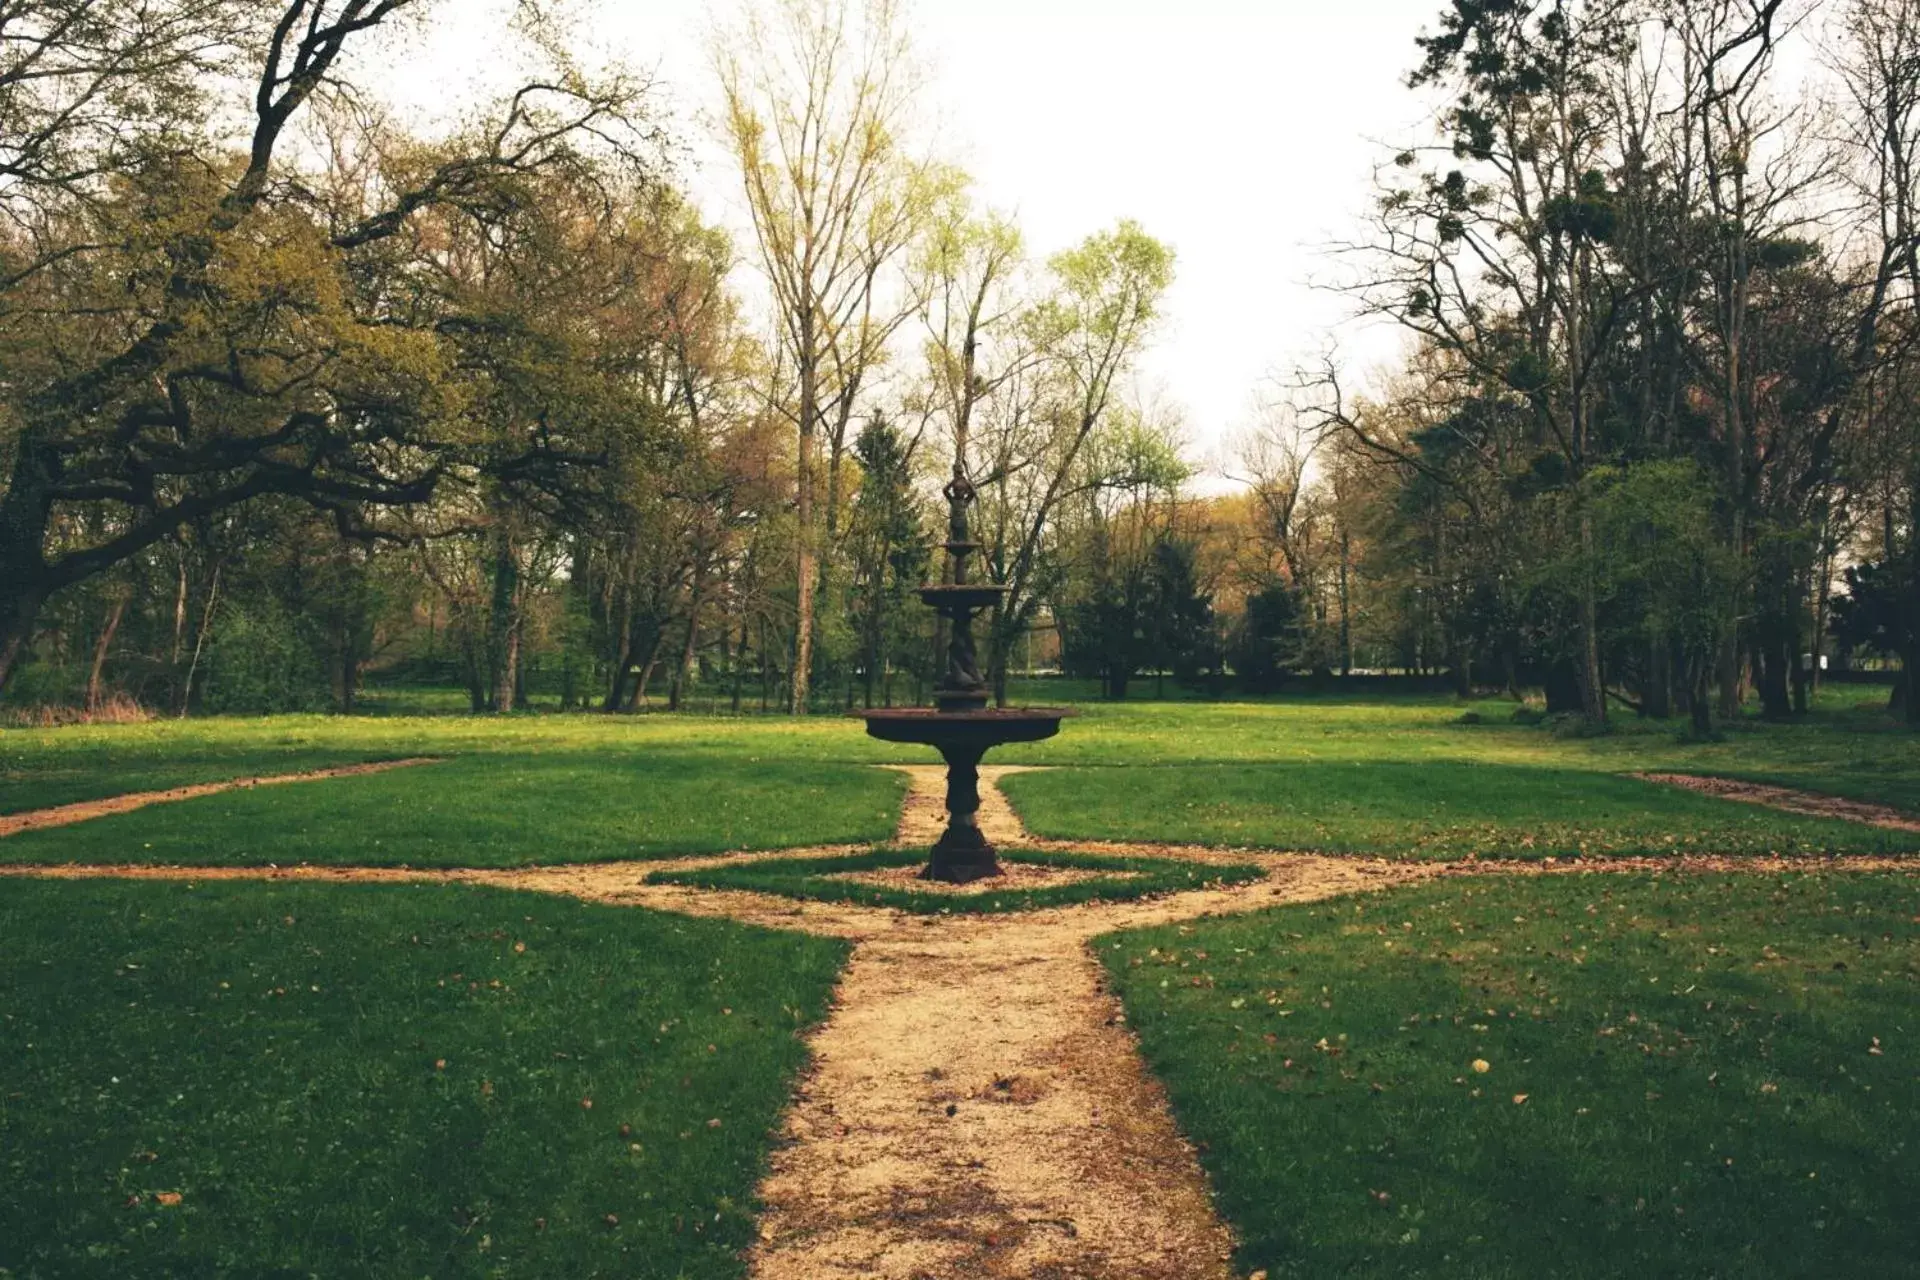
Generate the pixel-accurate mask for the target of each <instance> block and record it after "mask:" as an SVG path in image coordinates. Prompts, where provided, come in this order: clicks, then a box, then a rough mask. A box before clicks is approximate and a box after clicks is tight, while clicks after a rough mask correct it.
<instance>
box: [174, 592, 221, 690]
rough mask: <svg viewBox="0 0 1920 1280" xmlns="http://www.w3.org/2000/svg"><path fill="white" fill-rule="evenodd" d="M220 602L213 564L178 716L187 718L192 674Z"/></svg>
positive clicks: (196, 667) (204, 645)
mask: <svg viewBox="0 0 1920 1280" xmlns="http://www.w3.org/2000/svg"><path fill="white" fill-rule="evenodd" d="M219 603H220V566H219V565H217V564H216V565H214V566H213V581H212V582H210V583H209V584H208V585H207V607H206V608H205V609H204V610H202V611H201V613H200V634H199V636H198V637H197V638H196V639H195V640H194V642H193V657H192V659H190V660H189V661H188V663H187V678H186V680H185V681H184V682H183V683H182V684H181V686H180V718H181V719H182V720H185V719H186V718H187V708H189V707H191V706H192V705H193V676H194V672H196V671H198V670H199V669H200V653H201V651H202V650H204V649H205V648H206V647H207V633H208V632H209V631H211V630H212V629H213V611H214V608H215V607H216V606H217V605H218V604H219Z"/></svg>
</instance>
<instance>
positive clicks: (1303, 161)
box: [413, 0, 1441, 458]
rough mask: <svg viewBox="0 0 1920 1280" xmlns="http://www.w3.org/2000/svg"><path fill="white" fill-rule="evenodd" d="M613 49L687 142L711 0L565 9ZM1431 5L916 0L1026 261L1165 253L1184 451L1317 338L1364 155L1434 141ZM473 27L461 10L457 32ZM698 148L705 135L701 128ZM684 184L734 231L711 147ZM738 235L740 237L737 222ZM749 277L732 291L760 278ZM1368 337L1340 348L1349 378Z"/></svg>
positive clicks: (940, 104)
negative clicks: (1170, 256) (664, 102)
mask: <svg viewBox="0 0 1920 1280" xmlns="http://www.w3.org/2000/svg"><path fill="white" fill-rule="evenodd" d="M475 7H476V5H475V0H452V2H451V3H449V4H447V5H446V6H445V7H443V8H442V9H441V10H440V11H439V13H440V21H441V29H440V31H439V32H437V33H436V36H435V38H434V39H432V40H430V41H429V43H428V49H427V56H428V61H429V65H431V66H432V67H433V68H434V69H435V71H437V72H439V73H440V74H439V75H435V76H432V77H431V78H430V79H429V78H422V80H420V81H418V82H416V83H415V85H414V86H413V90H414V92H416V93H425V92H428V89H427V85H428V84H429V83H440V84H445V83H447V80H443V79H442V76H445V77H447V79H459V78H462V77H461V73H459V72H456V71H454V70H453V68H456V67H462V66H471V65H472V64H473V61H472V60H473V59H474V57H475V56H476V54H479V56H480V57H482V58H484V56H485V55H484V52H483V51H480V50H477V49H476V48H475V47H474V45H473V44H472V41H473V40H474V39H475V37H476V35H477V34H478V33H479V32H480V31H484V30H485V24H479V25H478V26H477V27H476V25H474V24H472V23H471V21H470V19H471V18H472V17H474V16H476V15H474V14H473V12H472V10H473V9H474V8H475ZM576 7H578V8H579V9H581V10H582V11H584V12H586V13H589V14H590V15H591V20H590V22H589V23H588V24H587V29H588V30H589V31H590V33H591V38H592V39H593V41H594V43H595V44H596V45H598V46H599V47H600V48H602V49H603V50H604V51H606V52H608V53H612V54H617V55H620V56H623V57H625V58H627V59H630V60H632V61H633V62H635V63H638V64H641V65H649V66H653V67H655V68H657V71H658V74H659V77H660V80H661V82H662V84H663V87H664V88H665V90H666V92H667V93H668V94H669V95H670V98H671V101H672V102H673V104H674V106H675V108H676V114H677V115H678V116H679V118H680V121H681V123H682V131H683V132H684V133H686V134H688V135H690V136H691V135H695V134H698V133H699V132H700V125H699V123H698V119H699V116H698V113H699V111H700V109H701V108H702V107H704V106H705V105H706V104H707V103H709V102H710V101H711V100H712V92H713V91H712V83H711V74H710V72H709V70H708V66H707V62H706V58H705V55H704V52H703V38H704V37H703V33H704V32H705V31H706V29H707V27H708V24H709V22H710V17H709V14H710V5H709V0H599V3H598V4H591V3H588V2H586V0H577V4H576ZM1440 8H1441V3H1440V0H1344V3H1340V2H1336V3H1328V2H1326V0H1265V2H1264V3H1260V2H1256V0H918V3H917V4H916V5H915V6H914V8H913V10H912V14H913V28H914V33H915V37H916V41H917V43H918V45H919V47H920V49H921V51H922V53H923V55H924V56H925V57H926V58H927V59H928V61H929V62H930V63H931V64H932V69H933V73H934V74H933V83H932V86H931V99H932V100H931V102H930V103H929V106H930V107H931V108H932V110H933V112H934V113H936V115H937V117H938V119H939V120H940V122H941V141H942V143H943V147H944V150H945V151H946V152H947V153H948V154H949V155H951V157H952V158H953V159H955V160H957V161H958V162H959V163H961V164H962V165H963V166H964V167H966V168H967V169H968V170H969V171H970V172H971V173H972V174H973V175H974V176H975V178H976V179H977V182H978V192H979V195H980V197H981V199H982V201H983V202H984V203H986V204H989V205H992V206H995V207H999V208H1003V209H1007V210H1010V211H1012V212H1013V213H1015V214H1016V215H1017V220H1018V222H1019V224H1020V226H1021V227H1022V229H1023V230H1024V232H1025V234H1026V237H1027V242H1028V246H1029V248H1030V250H1031V251H1032V253H1033V255H1034V256H1035V258H1044V257H1045V256H1046V255H1047V254H1049V253H1051V252H1053V251H1054V250H1056V249H1060V248H1063V247H1066V246H1067V245H1070V244H1073V243H1075V242H1076V241H1078V240H1079V239H1081V238H1082V237H1083V236H1085V235H1087V234H1088V233H1090V232H1092V231H1094V230H1097V229H1099V228H1101V227H1105V226H1110V225H1111V224H1112V223H1113V222H1114V221H1115V220H1116V219H1118V218H1121V217H1130V218H1134V219H1136V220H1137V221H1139V222H1140V223H1141V224H1142V225H1143V226H1144V227H1145V228H1146V230H1147V231H1148V232H1149V233H1151V234H1153V235H1155V236H1157V237H1159V238H1160V239H1162V240H1164V241H1167V242H1168V243H1170V244H1172V246H1173V247H1174V249H1175V251H1176V253H1177V254H1178V264H1177V272H1178V275H1177V282H1176V284H1175V286H1174V288H1173V291H1172V293H1171V295H1170V296H1169V298H1168V299H1167V307H1166V310H1167V319H1166V322H1165V324H1164V327H1163V329H1162V332H1161V333H1160V335H1159V338H1158V340H1157V342H1156V344H1155V346H1154V348H1153V350H1152V351H1151V352H1150V353H1149V354H1148V356H1147V358H1146V359H1145V360H1144V361H1143V364H1142V380H1143V383H1142V390H1143V391H1146V392H1148V393H1150V394H1158V395H1160V396H1161V397H1163V398H1164V399H1166V400H1168V401H1170V402H1171V403H1173V404H1174V405H1177V406H1179V407H1180V408H1182V409H1183V410H1184V413H1185V416H1186V420H1187V427H1188V436H1189V439H1190V441H1191V443H1192V445H1193V451H1194V453H1195V454H1196V455H1198V456H1200V457H1202V458H1205V457H1208V456H1210V455H1212V454H1214V453H1215V452H1216V450H1217V449H1218V448H1219V446H1220V444H1221V442H1222V441H1223V439H1224V438H1226V437H1227V436H1229V435H1230V434H1231V432H1232V430H1233V429H1234V428H1235V427H1236V426H1239V425H1241V424H1244V423H1245V422H1246V420H1247V418H1248V416H1249V407H1250V405H1251V402H1252V399H1253V397H1254V395H1255V394H1256V392H1257V391H1258V390H1259V388H1260V386H1261V384H1262V382H1263V380H1265V379H1267V378H1268V377H1269V376H1270V375H1272V374H1273V373H1275V372H1276V371H1278V370H1280V369H1282V368H1284V367H1285V366H1287V365H1288V364H1289V363H1290V362H1291V361H1293V360H1296V359H1299V358H1303V357H1304V358H1311V357H1312V356H1314V355H1315V354H1316V353H1318V352H1319V351H1320V350H1321V349H1322V348H1323V347H1324V346H1325V345H1326V343H1327V341H1328V340H1329V334H1330V331H1331V330H1332V329H1333V328H1334V326H1335V325H1336V324H1337V323H1338V322H1339V321H1340V320H1341V319H1342V317H1343V316H1344V315H1345V314H1346V309H1347V304H1346V303H1345V302H1344V301H1343V300H1342V299H1340V298H1338V297H1336V296H1332V295H1329V294H1327V293H1324V292H1321V291H1318V290H1316V289H1314V288H1313V287H1312V283H1311V282H1312V281H1313V280H1314V279H1315V278H1316V277H1322V276H1325V275H1327V274H1329V268H1328V265H1327V261H1326V258H1325V256H1324V254H1323V253H1322V252H1321V246H1322V245H1324V244H1325V243H1326V242H1327V241H1328V240H1329V239H1333V238H1337V237H1340V236H1343V235H1349V234H1351V233H1352V232H1353V231H1354V230H1355V227H1356V219H1357V217H1358V215H1360V214H1361V213H1362V212H1363V211H1364V209H1365V207H1366V203H1367V193H1368V189H1369V179H1370V175H1371V173H1372V169H1373V166H1374V164H1375V163H1376V162H1377V161H1379V160H1380V159H1381V158H1383V156H1385V155H1390V154H1391V152H1390V150H1388V149H1389V148H1392V147H1395V146H1397V145H1398V144H1401V143H1404V142H1406V141H1409V140H1413V139H1419V140H1425V139H1427V138H1428V137H1430V135H1429V134H1428V133H1426V132H1425V131H1424V128H1423V125H1422V121H1423V118H1424V112H1423V108H1422V106H1421V103H1420V102H1419V100H1418V99H1417V98H1416V96H1415V95H1414V94H1413V93H1411V92H1410V91H1408V90H1407V89H1406V88H1405V87H1404V77H1405V74H1406V71H1407V69H1408V68H1409V67H1410V66H1411V65H1412V64H1413V61H1414V58H1415V54H1416V50H1415V48H1414V44H1413V39H1414V36H1415V35H1416V34H1418V33H1419V32H1420V31H1421V30H1422V29H1423V28H1425V27H1427V26H1429V25H1431V23H1432V22H1433V19H1434V18H1435V16H1436V15H1437V14H1438V13H1439V11H1440ZM463 19H465V21H463ZM696 141H697V139H696ZM688 182H689V185H690V186H691V187H692V189H693V191H694V194H695V196H696V198H697V199H699V200H700V202H701V203H702V204H703V205H704V206H705V207H707V209H708V214H709V216H710V217H714V218H717V219H719V220H721V221H722V222H723V224H726V225H729V226H733V227H736V228H744V226H745V225H746V224H745V222H744V218H745V213H744V209H743V208H742V207H741V206H740V204H739V201H738V200H737V198H736V196H735V194H734V193H735V190H736V186H737V179H736V178H735V177H734V175H733V174H731V173H730V172H728V171H727V170H726V168H725V164H724V159H723V157H721V156H719V155H717V154H716V153H715V152H714V151H713V150H712V149H711V148H710V147H706V146H701V147H698V148H697V149H696V150H695V152H694V160H693V172H692V173H690V174H689V175H688ZM741 242H742V243H743V245H744V244H746V243H747V239H746V237H745V235H742V237H741ZM755 284H756V282H755V281H754V280H752V279H751V278H744V277H743V279H742V280H741V282H740V285H741V287H742V288H743V289H752V288H754V287H755ZM1397 343H1398V339H1397V338H1396V337H1394V336H1392V335H1390V334H1387V333H1382V332H1378V331H1376V332H1373V333H1370V334H1369V333H1348V334H1346V335H1344V336H1343V337H1342V338H1341V340H1340V345H1341V350H1342V353H1343V355H1344V356H1345V357H1346V359H1347V361H1348V363H1349V364H1354V363H1358V364H1360V365H1361V366H1363V367H1364V365H1365V364H1367V363H1369V362H1371V361H1377V360H1383V359H1385V358H1387V357H1388V356H1390V355H1391V353H1392V352H1393V351H1395V350H1396V349H1397Z"/></svg>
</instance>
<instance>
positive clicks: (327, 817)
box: [0, 751, 906, 867]
mask: <svg viewBox="0 0 1920 1280" xmlns="http://www.w3.org/2000/svg"><path fill="white" fill-rule="evenodd" d="M905 787H906V780H905V778H904V776H903V775H901V774H898V773H894V772H891V771H889V770H884V769H875V768H871V767H868V766H864V765H848V764H809V763H805V762H802V761H798V760H792V759H784V760H767V761H757V762H752V761H747V760H744V759H735V758H729V757H720V758H715V757H711V756H701V755H683V754H677V753H673V754H670V753H666V752H655V753H634V752H629V753H626V754H623V755H618V756H614V757H612V758H595V757H593V756H591V755H588V754H586V753H580V752H573V753H565V754H558V755H548V754H545V753H541V752H537V751H529V752H528V753H526V754H523V755H518V756H514V755H506V754H474V755H468V756H460V757H456V758H454V759H449V760H445V761H442V762H440V763H437V764H427V765H419V766H416V767H411V768H406V769H395V770H393V771H391V772H387V773H379V774H371V775H364V776H360V777H350V778H334V779H327V780H324V781H317V782H301V783H291V784H288V785H286V786H278V787H263V788H258V789H251V790H237V791H228V792H222V793H221V794H218V795H212V796H202V797H200V798H198V799H194V800H184V801H180V802H178V803H170V804H162V805H153V806H150V807H148V808H145V809H140V810H135V811H133V812H130V813H125V814H118V815H114V816H111V817H105V818H98V819H94V820H91V821H88V822H83V823H78V824H75V825H73V826H67V827H51V828H46V829H43V830H38V831H27V832H22V833H20V834H19V835H15V836H10V837H8V838H7V839H4V840H0V862H100V863H121V862H149V863H170V864H175V865H194V866H232V865H240V864H262V863H269V862H271V863H278V864H280V865H283V866H284V865H291V864H294V863H302V862H308V863H316V864H320V863H332V864H358V865H364V866H395V865H406V866H414V867H433V866H472V867H500V866H518V865H521V864H526V863H558V862H592V861H599V860H603V859H604V860H612V859H622V858H653V857H660V856H663V855H667V854H675V853H719V852H726V851H728V850H733V849H778V848H784V847H789V846H795V845H809V844H825V843H835V842H841V841H869V840H880V839H884V838H885V837H886V836H887V835H888V834H889V833H890V832H891V831H892V830H893V827H894V824H895V823H896V822H897V821H898V814H899V808H900V797H901V795H902V793H903V791H904V790H905Z"/></svg>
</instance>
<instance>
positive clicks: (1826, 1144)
mask: <svg viewBox="0 0 1920 1280" xmlns="http://www.w3.org/2000/svg"><path fill="white" fill-rule="evenodd" d="M1096 946H1097V948H1098V951H1099V954H1100V955H1101V956H1102V958H1103V959H1104V960H1105V962H1106V964H1107V967H1108V970H1109V973H1110V975H1111V978H1112V981H1113V983H1114V985H1115V987H1116V989H1117V990H1118V992H1119V994H1120V995H1121V996H1122V998H1123V999H1124V1000H1125V1002H1126V1006H1127V1010H1128V1015H1129V1019H1130V1021H1131V1022H1132V1025H1133V1026H1134V1027H1135V1029H1136V1030H1137V1032H1138V1034H1139V1035H1140V1038H1141V1042H1142V1045H1143V1047H1144V1049H1145V1052H1146V1055H1147V1058H1148V1060H1149V1062H1150V1063H1151V1065H1152V1066H1153V1068H1154V1069H1155V1070H1156V1071H1157V1072H1158V1073H1159V1075H1160V1077H1161V1079H1162V1080H1164V1081H1165V1082H1166V1084H1167V1087H1168V1091H1169V1094H1170V1096H1171V1098H1172V1101H1173V1105H1174V1109H1175V1112H1176V1113H1177V1115H1178V1117H1179V1120H1180V1122H1181V1124H1182V1126H1183V1127H1184V1128H1185V1130H1186V1132H1187V1133H1188V1134H1189V1135H1191V1136H1192V1137H1193V1138H1194V1139H1195V1140H1196V1141H1197V1142H1198V1143H1200V1144H1201V1151H1202V1159H1203V1161H1204V1163H1205V1164H1206V1165H1207V1167H1208V1169H1209V1171H1210V1173H1211V1175H1212V1177H1213V1184H1214V1187H1215V1188H1216V1190H1217V1191H1218V1193H1219V1196H1220V1203H1221V1207H1222V1209H1223V1210H1224V1212H1225V1213H1226V1214H1227V1215H1228V1217H1229V1218H1230V1219H1231V1220H1232V1221H1233V1223H1234V1225H1235V1226H1236V1227H1237V1228H1238V1230H1239V1231H1240V1233H1241V1238H1242V1239H1243V1241H1244V1242H1245V1243H1244V1247H1243V1251H1242V1256H1241V1258H1240V1262H1241V1265H1242V1266H1243V1267H1245V1268H1249V1269H1251V1268H1265V1269H1266V1270H1267V1271H1268V1273H1269V1274H1270V1275H1271V1276H1274V1277H1276V1278H1278V1277H1281V1276H1305V1275H1327V1274H1338V1275H1346V1276H1381V1277H1385V1276H1394V1277H1398V1276H1418V1275H1435V1276H1440V1275H1445V1276H1456V1275H1470V1276H1487V1277H1506V1276H1514V1277H1521V1276H1537V1275H1555V1276H1583V1277H1584V1276H1592V1277H1612V1276H1622V1275H1697V1276H1710V1275H1720V1276H1743V1277H1749V1276H1751V1277H1770V1276H1781V1277H1786V1276H1806V1275H1893V1274H1901V1273H1904V1272H1906V1271H1909V1270H1911V1267H1912V1259H1913V1257H1914V1255H1915V1252H1916V1250H1920V1219H1916V1218H1915V1217H1914V1215H1913V1212H1912V1206H1913V1204H1914V1203H1915V1202H1916V1199H1920V1159H1916V1158H1915V1156H1916V1152H1915V1151H1914V1149H1913V1148H1914V1144H1915V1142H1916V1137H1917V1135H1916V1131H1915V1126H1914V1119H1913V1117H1914V1115H1915V1114H1916V1110H1920V1072H1917V1071H1916V1069H1915V1061H1916V1059H1915V1052H1916V1048H1915V1046H1916V1044H1920V880H1916V879H1913V878H1909V877H1905V876H1889V875H1852V874H1846V873H1829V874H1824V875H1795V876H1787V877H1767V878H1759V877H1751V878H1750V877H1729V876H1700V877H1666V878H1662V877H1634V878H1628V877H1625V876H1620V877H1615V876H1606V877H1604V878H1603V877H1599V876H1593V877H1579V878H1574V877H1554V878H1543V879H1538V880H1494V881H1489V880H1455V881H1450V882H1446V883H1440V884H1435V885H1429V886H1422V887H1418V888H1413V889H1407V890H1401V891H1397V892H1395V893H1392V894H1386V895H1381V896H1378V897H1367V898H1356V899H1346V900H1340V901H1335V902H1330V903H1325V904H1321V905H1318V906H1312V907H1293V908H1284V909H1280V910H1274V911H1267V912H1262V913H1260V914H1257V915H1252V916H1243V917H1236V918H1232V919H1227V920H1220V921H1209V922H1206V923H1204V924H1196V925H1192V926H1188V927H1179V928H1163V929H1154V930H1148V931H1139V932H1131V933H1125V934H1120V935H1113V936H1109V937H1106V938H1103V939H1100V940H1099V941H1098V942H1097V944H1096ZM1479 1065H1484V1066H1485V1068H1486V1069H1485V1070H1484V1072H1483V1071H1481V1070H1478V1069H1477V1067H1478V1066H1479Z"/></svg>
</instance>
